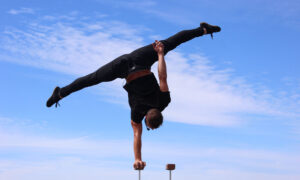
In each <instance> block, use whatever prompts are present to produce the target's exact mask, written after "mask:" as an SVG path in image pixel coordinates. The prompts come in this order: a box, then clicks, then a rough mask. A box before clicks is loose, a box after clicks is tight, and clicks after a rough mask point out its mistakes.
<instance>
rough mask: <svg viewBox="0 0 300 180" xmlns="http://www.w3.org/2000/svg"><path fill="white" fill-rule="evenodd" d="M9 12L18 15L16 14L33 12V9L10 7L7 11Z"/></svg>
mask: <svg viewBox="0 0 300 180" xmlns="http://www.w3.org/2000/svg"><path fill="white" fill-rule="evenodd" d="M8 13H9V14H12V15H18V14H34V13H35V12H34V10H33V9H31V8H24V7H23V8H20V9H11V10H9V11H8Z"/></svg>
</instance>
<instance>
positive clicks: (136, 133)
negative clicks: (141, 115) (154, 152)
mask: <svg viewBox="0 0 300 180" xmlns="http://www.w3.org/2000/svg"><path fill="white" fill-rule="evenodd" d="M131 126H132V128H133V137H134V139H133V150H134V158H135V162H134V164H133V168H134V169H143V168H144V167H145V166H146V163H145V162H143V161H142V132H143V126H142V123H139V124H138V123H136V122H134V121H132V120H131Z"/></svg>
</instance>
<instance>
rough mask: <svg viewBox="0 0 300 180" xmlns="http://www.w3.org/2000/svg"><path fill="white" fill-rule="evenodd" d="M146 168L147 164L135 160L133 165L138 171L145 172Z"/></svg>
mask: <svg viewBox="0 0 300 180" xmlns="http://www.w3.org/2000/svg"><path fill="white" fill-rule="evenodd" d="M145 166H146V162H144V161H142V160H135V162H134V164H133V168H134V169H136V170H143V169H144V167H145Z"/></svg>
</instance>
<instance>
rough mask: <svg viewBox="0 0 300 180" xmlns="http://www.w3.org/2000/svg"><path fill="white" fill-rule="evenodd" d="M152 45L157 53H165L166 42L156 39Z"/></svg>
mask: <svg viewBox="0 0 300 180" xmlns="http://www.w3.org/2000/svg"><path fill="white" fill-rule="evenodd" d="M152 45H153V49H154V50H155V51H156V52H157V54H164V44H163V43H162V42H160V41H157V40H155V42H154V43H152Z"/></svg>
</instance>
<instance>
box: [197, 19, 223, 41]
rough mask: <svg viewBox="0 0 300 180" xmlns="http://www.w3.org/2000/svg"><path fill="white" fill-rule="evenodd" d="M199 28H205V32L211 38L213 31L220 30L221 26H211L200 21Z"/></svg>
mask: <svg viewBox="0 0 300 180" xmlns="http://www.w3.org/2000/svg"><path fill="white" fill-rule="evenodd" d="M200 28H205V29H206V32H207V34H210V35H211V38H213V33H215V32H220V31H221V28H220V27H219V26H213V25H210V24H208V23H206V22H202V23H200Z"/></svg>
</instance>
